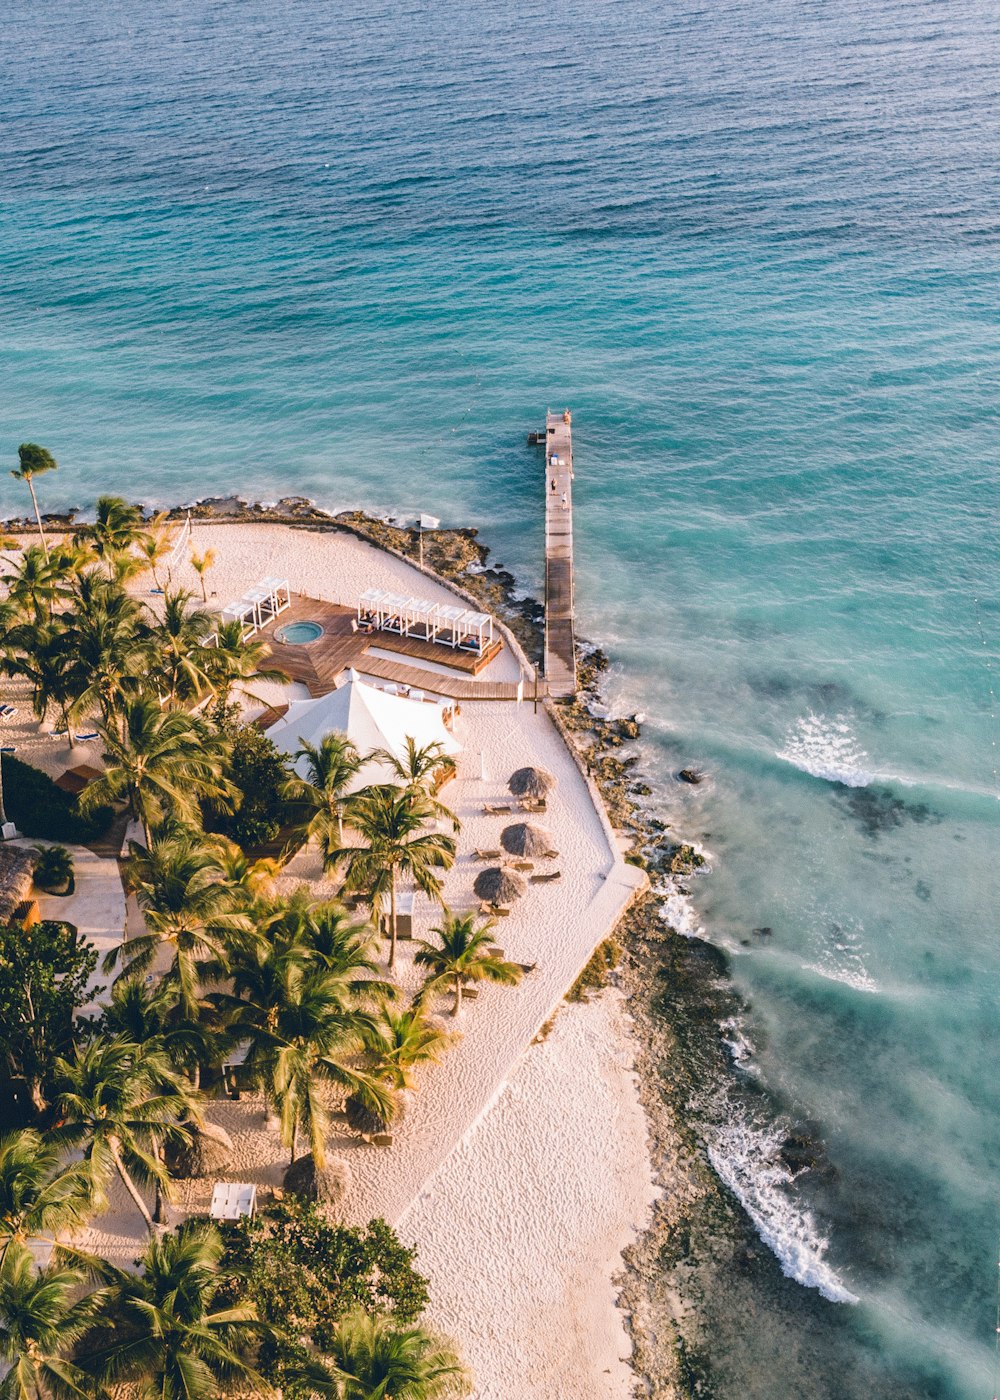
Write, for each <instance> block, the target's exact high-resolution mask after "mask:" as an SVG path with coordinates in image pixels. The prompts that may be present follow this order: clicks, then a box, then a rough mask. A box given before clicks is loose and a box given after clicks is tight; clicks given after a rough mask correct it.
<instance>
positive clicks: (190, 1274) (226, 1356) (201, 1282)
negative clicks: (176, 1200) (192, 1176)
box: [77, 1221, 267, 1400]
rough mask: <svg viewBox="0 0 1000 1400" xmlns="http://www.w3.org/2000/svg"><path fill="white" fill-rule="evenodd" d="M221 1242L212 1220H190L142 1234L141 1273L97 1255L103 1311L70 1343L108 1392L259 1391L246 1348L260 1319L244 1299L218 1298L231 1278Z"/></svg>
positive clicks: (164, 1399) (199, 1396)
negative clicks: (224, 1301)
mask: <svg viewBox="0 0 1000 1400" xmlns="http://www.w3.org/2000/svg"><path fill="white" fill-rule="evenodd" d="M223 1252H224V1249H223V1243H222V1237H221V1235H220V1234H219V1232H218V1230H217V1229H216V1228H215V1227H214V1226H213V1225H209V1224H206V1223H203V1222H196V1221H189V1222H188V1223H187V1224H185V1225H183V1226H182V1227H181V1229H180V1230H178V1231H177V1232H176V1233H175V1234H171V1235H167V1236H165V1237H163V1238H161V1239H151V1240H150V1241H149V1243H148V1245H147V1246H146V1251H145V1253H144V1255H143V1257H142V1259H141V1260H140V1264H141V1269H142V1271H141V1273H139V1274H134V1273H132V1272H130V1271H126V1270H124V1269H117V1268H114V1267H112V1266H109V1265H105V1266H104V1268H103V1269H102V1270H101V1274H102V1276H103V1278H105V1279H106V1280H107V1282H106V1284H105V1287H104V1288H103V1289H102V1290H101V1291H100V1293H99V1295H98V1297H99V1300H100V1303H101V1319H100V1321H99V1323H98V1325H97V1327H95V1328H93V1329H92V1330H91V1331H90V1332H89V1333H88V1334H87V1335H86V1336H85V1337H84V1338H83V1340H82V1342H81V1343H80V1344H79V1345H78V1348H77V1350H78V1353H79V1356H80V1365H81V1367H82V1368H83V1369H84V1371H85V1372H86V1373H88V1374H89V1375H91V1376H93V1377H94V1378H95V1380H97V1381H98V1382H99V1383H100V1384H101V1385H102V1387H107V1388H108V1389H109V1390H110V1391H111V1392H112V1393H119V1391H120V1388H121V1387H123V1386H124V1387H128V1388H129V1393H130V1394H137V1395H138V1396H139V1397H141V1400H216V1397H218V1396H220V1395H223V1394H226V1393H227V1392H229V1391H231V1390H234V1389H235V1390H236V1391H238V1392H239V1393H240V1394H242V1395H245V1394H247V1393H248V1392H251V1393H255V1394H263V1393H265V1392H266V1391H267V1387H266V1386H265V1384H264V1381H263V1380H262V1378H261V1377H260V1375H259V1374H258V1373H257V1371H255V1370H254V1368H253V1366H252V1364H251V1360H250V1358H251V1356H252V1353H253V1350H254V1347H255V1345H256V1343H257V1341H258V1339H259V1337H260V1335H261V1333H262V1332H266V1330H267V1329H266V1328H265V1327H264V1325H263V1324H262V1323H259V1322H258V1321H257V1315H256V1311H255V1309H254V1307H253V1305H252V1304H250V1303H238V1304H236V1305H235V1306H233V1307H219V1306H217V1300H218V1295H219V1294H220V1293H221V1292H222V1291H223V1290H224V1289H225V1288H226V1287H227V1286H230V1285H232V1284H233V1283H234V1282H236V1280H234V1279H233V1278H232V1277H231V1276H230V1275H228V1274H227V1273H226V1272H225V1270H224V1269H223V1268H222V1257H223ZM133 1385H134V1386H136V1387H137V1389H136V1390H135V1391H133V1390H132V1389H131V1388H130V1387H131V1386H133Z"/></svg>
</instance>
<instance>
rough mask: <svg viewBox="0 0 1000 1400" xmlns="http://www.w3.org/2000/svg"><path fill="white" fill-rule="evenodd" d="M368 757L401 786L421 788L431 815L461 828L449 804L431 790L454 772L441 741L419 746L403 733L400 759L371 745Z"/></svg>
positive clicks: (451, 761)
mask: <svg viewBox="0 0 1000 1400" xmlns="http://www.w3.org/2000/svg"><path fill="white" fill-rule="evenodd" d="M368 757H369V759H370V760H373V761H375V762H377V763H381V764H382V765H383V766H384V767H387V768H391V769H392V771H393V773H394V774H395V775H396V777H397V778H398V779H399V781H400V783H401V784H402V785H403V787H405V788H408V789H410V790H412V791H414V792H421V793H423V794H424V796H425V797H426V798H427V801H428V802H429V803H430V805H431V807H432V808H433V810H434V815H435V816H437V817H443V818H444V820H445V821H449V822H451V824H452V827H453V829H454V830H455V831H460V830H461V822H460V821H459V820H458V818H457V817H456V816H455V814H454V812H453V811H451V809H450V808H449V807H446V806H445V805H444V803H443V802H438V801H437V800H436V798H435V796H434V793H435V792H436V791H437V789H438V788H439V787H440V785H441V783H442V782H443V781H444V779H445V778H451V777H454V775H455V771H456V770H455V760H454V759H453V758H452V756H451V754H447V753H445V751H444V745H443V744H441V743H438V742H437V741H435V742H434V743H432V744H424V745H423V746H422V747H421V746H420V745H418V744H417V741H416V740H415V739H414V738H413V737H412V735H407V737H406V752H405V754H404V756H403V758H402V759H400V758H397V757H396V755H395V754H394V753H393V752H392V751H391V750H390V749H374V750H373V751H372V752H371V753H370V754H369V755H368Z"/></svg>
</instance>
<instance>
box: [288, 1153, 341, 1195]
mask: <svg viewBox="0 0 1000 1400" xmlns="http://www.w3.org/2000/svg"><path fill="white" fill-rule="evenodd" d="M351 1181H352V1176H351V1169H350V1167H349V1166H348V1165H347V1163H346V1162H345V1161H344V1159H343V1158H342V1157H331V1158H329V1159H328V1160H327V1163H326V1165H325V1166H323V1167H317V1165H316V1159H315V1158H314V1157H313V1155H312V1153H311V1152H307V1153H306V1155H305V1156H304V1157H299V1158H298V1159H297V1160H296V1161H294V1162H293V1163H292V1165H291V1166H290V1167H289V1168H288V1170H287V1171H286V1172H285V1179H284V1185H285V1190H286V1191H289V1192H291V1194H292V1195H293V1196H301V1198H302V1199H303V1200H304V1201H315V1202H316V1203H317V1205H321V1206H336V1205H339V1204H340V1202H341V1201H342V1200H343V1199H344V1197H345V1196H346V1195H347V1193H348V1191H349V1190H350V1187H351Z"/></svg>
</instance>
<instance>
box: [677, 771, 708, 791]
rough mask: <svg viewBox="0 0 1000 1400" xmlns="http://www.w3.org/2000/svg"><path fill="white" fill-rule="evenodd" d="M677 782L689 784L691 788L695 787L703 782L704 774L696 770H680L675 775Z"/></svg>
mask: <svg viewBox="0 0 1000 1400" xmlns="http://www.w3.org/2000/svg"><path fill="white" fill-rule="evenodd" d="M677 777H678V780H679V781H680V782H682V783H689V784H690V785H691V787H697V786H698V784H699V783H703V782H704V781H705V775H704V773H702V772H700V771H699V770H698V769H697V768H682V769H681V770H680V772H679V773H678V774H677Z"/></svg>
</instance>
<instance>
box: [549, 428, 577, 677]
mask: <svg viewBox="0 0 1000 1400" xmlns="http://www.w3.org/2000/svg"><path fill="white" fill-rule="evenodd" d="M573 612H574V608H573V432H572V428H571V426H570V415H569V410H568V409H567V411H566V412H565V413H549V414H547V415H546V419H545V661H544V669H545V679H546V681H547V683H548V689H549V694H550V695H552V696H553V697H555V698H556V699H565V698H567V697H569V696H573V695H575V694H576V640H575V637H574V621H573Z"/></svg>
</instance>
